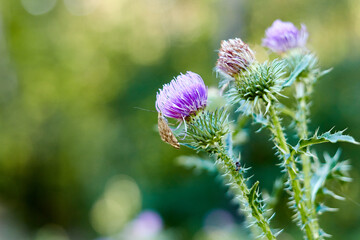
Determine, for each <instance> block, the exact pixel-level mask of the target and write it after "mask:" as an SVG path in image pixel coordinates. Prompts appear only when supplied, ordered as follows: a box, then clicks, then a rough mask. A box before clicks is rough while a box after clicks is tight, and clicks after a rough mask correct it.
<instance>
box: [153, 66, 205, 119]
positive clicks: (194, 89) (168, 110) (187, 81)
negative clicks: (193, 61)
mask: <svg viewBox="0 0 360 240" xmlns="http://www.w3.org/2000/svg"><path fill="white" fill-rule="evenodd" d="M207 96H208V88H207V87H206V86H205V83H204V81H203V80H202V78H201V77H200V75H198V74H196V73H193V72H190V71H188V72H186V74H180V75H179V76H177V77H176V78H174V79H173V80H172V81H171V82H170V83H168V84H165V85H164V86H163V88H162V89H159V92H158V93H157V94H156V103H155V106H156V110H157V111H158V112H159V113H162V114H163V116H165V117H168V118H174V119H177V120H180V121H182V120H184V119H186V118H188V117H190V116H191V115H196V113H197V112H198V111H199V110H202V109H204V108H205V107H206V104H207Z"/></svg>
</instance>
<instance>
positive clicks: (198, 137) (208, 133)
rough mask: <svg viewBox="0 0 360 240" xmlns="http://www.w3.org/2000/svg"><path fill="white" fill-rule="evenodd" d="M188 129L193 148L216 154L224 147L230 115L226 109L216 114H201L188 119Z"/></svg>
mask: <svg viewBox="0 0 360 240" xmlns="http://www.w3.org/2000/svg"><path fill="white" fill-rule="evenodd" d="M187 128H188V129H187V134H188V136H189V138H190V139H191V145H192V146H193V147H195V148H196V149H197V150H204V151H206V152H210V153H214V151H215V150H216V149H217V148H218V147H219V146H221V145H222V142H223V138H224V136H225V135H226V134H227V133H228V132H229V126H228V114H227V113H226V111H225V110H224V108H221V109H218V110H216V111H214V112H209V111H202V112H199V113H198V114H197V115H196V116H191V117H190V118H189V119H188V123H187Z"/></svg>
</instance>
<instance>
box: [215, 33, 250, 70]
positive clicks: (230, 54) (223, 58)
mask: <svg viewBox="0 0 360 240" xmlns="http://www.w3.org/2000/svg"><path fill="white" fill-rule="evenodd" d="M254 61H255V56H254V53H253V51H252V50H251V49H250V48H249V46H248V45H247V44H246V43H244V42H243V41H241V39H240V38H235V39H229V40H227V41H221V47H220V49H219V58H218V60H217V63H216V71H217V72H220V73H224V74H226V75H229V76H230V77H235V76H236V75H237V74H239V73H240V71H242V70H246V69H247V68H248V67H249V66H250V65H251V64H252V63H253V62H254Z"/></svg>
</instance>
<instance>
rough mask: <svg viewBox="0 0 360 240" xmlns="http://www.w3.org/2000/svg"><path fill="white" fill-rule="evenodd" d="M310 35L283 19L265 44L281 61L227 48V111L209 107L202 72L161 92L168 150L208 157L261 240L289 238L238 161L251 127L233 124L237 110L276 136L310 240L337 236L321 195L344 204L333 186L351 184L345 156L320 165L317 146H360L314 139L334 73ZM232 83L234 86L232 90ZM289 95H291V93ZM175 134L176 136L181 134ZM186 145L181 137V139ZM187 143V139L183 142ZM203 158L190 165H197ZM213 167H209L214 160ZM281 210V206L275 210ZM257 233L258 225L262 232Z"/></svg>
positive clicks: (221, 55) (237, 42)
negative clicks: (323, 82)
mask: <svg viewBox="0 0 360 240" xmlns="http://www.w3.org/2000/svg"><path fill="white" fill-rule="evenodd" d="M308 36H309V34H308V32H307V29H306V26H305V25H301V29H297V28H296V27H295V26H294V25H293V24H292V23H290V22H282V21H281V20H276V21H275V22H274V23H273V24H272V26H271V27H270V28H268V29H267V30H266V32H265V38H264V39H263V45H264V46H265V47H267V48H268V49H269V50H270V51H272V52H274V53H276V54H278V55H279V59H274V60H270V59H269V60H266V61H265V62H262V63H261V62H258V61H257V60H256V58H255V53H254V52H253V51H252V50H251V49H250V47H249V46H248V45H247V44H246V43H244V42H243V41H242V40H241V39H239V38H235V39H229V40H226V41H222V42H221V47H220V49H219V52H218V60H217V62H216V67H215V70H216V72H217V73H219V76H221V81H220V84H219V86H220V87H221V92H222V91H226V92H225V98H226V101H227V104H226V105H225V106H223V107H220V108H218V109H216V110H215V111H210V110H208V109H207V108H206V106H207V104H208V103H207V96H208V93H207V87H206V85H205V84H204V81H203V80H202V78H201V77H200V76H199V75H198V74H195V73H192V72H187V73H186V74H185V75H183V74H181V75H179V76H178V77H177V78H175V79H174V80H172V81H171V82H170V83H169V84H165V85H164V86H163V88H162V89H160V90H159V92H158V94H157V97H156V109H157V111H158V112H159V121H158V124H159V133H160V136H161V138H162V140H164V141H165V142H167V143H170V144H171V145H172V146H174V147H176V148H179V147H180V145H183V146H187V147H190V148H191V149H194V150H196V151H197V152H206V153H207V154H208V156H209V158H212V159H214V161H213V163H214V165H215V166H216V169H217V171H218V172H219V173H220V174H221V175H222V176H223V179H224V183H225V184H226V185H228V186H229V189H230V191H231V192H232V193H233V195H234V198H235V199H236V200H237V201H238V202H239V203H240V209H241V212H242V213H243V214H244V215H245V216H246V222H247V223H248V225H249V226H252V227H250V229H251V231H252V233H253V236H254V237H260V238H264V239H276V236H277V235H278V234H279V233H280V232H281V231H279V232H277V233H275V231H274V230H273V229H272V228H271V227H270V219H271V218H272V216H271V217H269V218H267V216H268V214H267V212H268V211H270V210H271V209H269V208H268V207H267V203H270V202H268V200H264V199H263V198H262V196H261V194H260V190H259V186H261V183H259V182H258V181H256V182H255V183H253V184H252V185H250V180H249V178H248V177H247V172H248V170H249V168H246V167H245V166H244V164H243V163H242V161H240V157H239V158H237V157H235V155H236V154H235V153H234V152H235V151H234V143H233V141H232V137H233V133H235V134H236V133H237V132H238V131H239V129H241V128H243V127H244V121H242V120H241V117H235V119H233V120H232V119H230V117H231V116H234V115H236V114H230V113H231V111H235V112H238V113H240V116H249V117H251V118H252V119H253V122H254V123H257V124H260V125H261V129H260V130H262V129H268V130H269V131H270V134H271V140H272V142H273V143H274V147H275V149H276V154H277V156H278V157H279V159H280V163H279V164H278V165H279V166H280V167H281V169H282V172H284V173H285V174H284V176H283V179H285V181H284V185H281V184H278V183H277V186H278V188H284V190H286V192H287V193H288V194H289V196H290V197H289V207H290V208H291V209H292V210H293V211H294V221H295V222H296V223H297V225H298V226H299V227H300V229H301V230H302V231H303V236H304V239H309V240H313V239H316V240H318V239H324V238H325V237H330V235H329V234H326V233H325V232H324V231H323V230H322V229H321V228H320V224H319V219H318V215H319V214H321V213H323V212H325V211H333V210H334V208H330V207H327V206H325V204H324V203H322V202H320V201H319V198H318V196H320V195H324V194H325V195H330V196H332V197H334V198H335V199H338V200H344V198H343V197H341V196H338V195H337V194H335V193H334V192H332V191H331V190H330V189H329V188H328V184H327V183H328V182H329V181H330V180H331V179H336V180H338V181H340V182H349V181H351V178H350V177H349V174H348V171H349V169H350V165H349V162H348V161H340V151H338V152H337V153H336V154H335V155H334V156H333V157H331V156H330V155H329V154H327V153H324V160H325V162H321V161H320V160H319V157H318V155H317V154H316V152H315V151H314V149H313V145H316V144H321V143H326V142H330V143H336V142H348V143H353V144H358V142H356V141H355V140H354V139H353V138H352V137H350V136H348V135H344V131H338V132H334V131H331V130H330V131H328V132H325V133H323V134H319V133H318V131H315V134H311V132H310V131H309V127H308V123H309V122H310V105H311V96H312V93H313V90H314V85H315V83H316V82H317V81H318V79H319V78H320V77H321V76H323V75H324V74H326V73H328V72H329V70H325V71H322V70H321V69H320V67H319V63H318V59H317V57H316V55H315V54H314V53H311V52H310V51H309V50H307V48H306V42H307V38H308ZM224 83H226V84H224ZM285 88H291V90H293V91H294V96H293V97H294V99H295V106H286V105H285V104H283V103H282V101H283V100H284V99H288V98H291V97H292V96H285V95H284V92H283V90H284V89H285ZM288 92H289V91H288ZM284 114H285V115H287V116H290V117H291V118H292V120H293V124H291V125H289V126H284V124H283V122H282V117H283V115H284ZM167 118H170V119H175V120H176V121H178V122H179V127H178V128H180V126H182V128H181V130H180V132H178V130H176V132H177V133H176V134H175V133H174V132H175V130H172V129H171V128H170V127H169V126H168V125H167ZM294 126H295V130H296V133H297V138H298V143H297V144H296V145H291V144H290V143H289V141H288V139H287V137H286V131H287V130H288V129H290V128H293V127H294ZM173 131H174V132H173ZM175 136H176V137H178V138H176V137H175ZM180 136H184V138H183V139H181V140H180V143H179V142H178V140H177V139H180V138H179V137H180ZM195 161H196V159H191V161H188V163H189V164H194V162H195ZM207 163H208V161H207ZM196 164H197V166H198V167H201V166H203V167H204V169H209V165H208V164H204V162H203V161H198V162H197V163H196ZM271 204H273V203H271ZM254 226H257V227H256V228H255V227H254Z"/></svg>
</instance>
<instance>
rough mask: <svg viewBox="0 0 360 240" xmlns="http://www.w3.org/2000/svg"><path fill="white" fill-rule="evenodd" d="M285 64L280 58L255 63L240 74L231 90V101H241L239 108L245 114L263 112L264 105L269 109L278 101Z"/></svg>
mask: <svg viewBox="0 0 360 240" xmlns="http://www.w3.org/2000/svg"><path fill="white" fill-rule="evenodd" d="M285 66H286V65H285V63H284V61H279V60H274V61H272V62H264V63H262V64H256V65H253V66H252V67H251V68H250V69H248V70H247V71H244V72H242V73H241V74H240V75H239V77H238V79H237V80H236V81H235V87H234V88H231V89H230V90H229V93H228V96H229V97H230V101H231V102H232V103H240V109H239V110H240V111H242V112H244V113H245V114H250V113H262V109H263V107H264V106H266V111H267V109H268V108H269V107H270V104H271V103H272V102H273V101H277V99H276V95H280V91H281V90H282V83H283V82H284V80H283V79H282V78H281V77H282V75H283V74H284V68H285ZM263 103H265V105H264V104H263ZM266 111H265V112H266Z"/></svg>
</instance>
